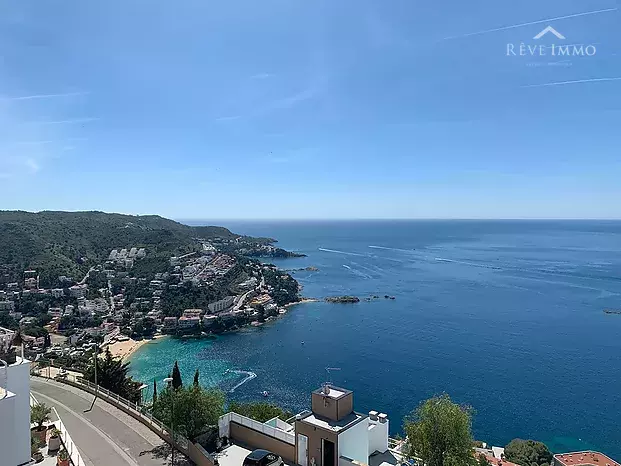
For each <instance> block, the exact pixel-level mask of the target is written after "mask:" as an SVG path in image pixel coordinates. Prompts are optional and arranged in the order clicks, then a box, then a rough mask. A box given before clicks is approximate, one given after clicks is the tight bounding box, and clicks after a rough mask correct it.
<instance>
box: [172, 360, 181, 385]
mask: <svg viewBox="0 0 621 466" xmlns="http://www.w3.org/2000/svg"><path fill="white" fill-rule="evenodd" d="M172 386H173V388H174V389H178V388H181V387H182V386H183V381H182V380H181V372H180V371H179V364H178V363H177V361H175V365H174V367H173V371H172Z"/></svg>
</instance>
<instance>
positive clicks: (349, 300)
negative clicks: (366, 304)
mask: <svg viewBox="0 0 621 466" xmlns="http://www.w3.org/2000/svg"><path fill="white" fill-rule="evenodd" d="M326 302H328V303H339V304H353V303H359V302H360V298H358V297H357V296H330V297H328V298H326Z"/></svg>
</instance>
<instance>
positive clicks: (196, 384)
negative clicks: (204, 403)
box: [194, 369, 200, 387]
mask: <svg viewBox="0 0 621 466" xmlns="http://www.w3.org/2000/svg"><path fill="white" fill-rule="evenodd" d="M199 385H200V384H199V383H198V369H196V372H194V386H195V387H198V386H199Z"/></svg>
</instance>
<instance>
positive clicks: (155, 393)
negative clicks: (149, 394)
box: [153, 379, 157, 405]
mask: <svg viewBox="0 0 621 466" xmlns="http://www.w3.org/2000/svg"><path fill="white" fill-rule="evenodd" d="M155 403H157V382H156V381H155V379H153V404H154V405H155Z"/></svg>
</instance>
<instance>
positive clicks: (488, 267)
mask: <svg viewBox="0 0 621 466" xmlns="http://www.w3.org/2000/svg"><path fill="white" fill-rule="evenodd" d="M435 260H436V261H438V262H451V263H453V264H461V265H469V266H470V267H481V268H483V269H492V270H504V269H503V268H502V267H496V266H495V265H487V264H475V263H473V262H464V261H456V260H453V259H443V258H442V257H436V258H435Z"/></svg>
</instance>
